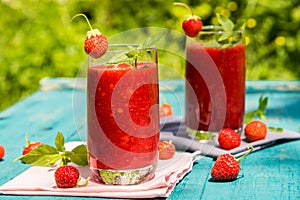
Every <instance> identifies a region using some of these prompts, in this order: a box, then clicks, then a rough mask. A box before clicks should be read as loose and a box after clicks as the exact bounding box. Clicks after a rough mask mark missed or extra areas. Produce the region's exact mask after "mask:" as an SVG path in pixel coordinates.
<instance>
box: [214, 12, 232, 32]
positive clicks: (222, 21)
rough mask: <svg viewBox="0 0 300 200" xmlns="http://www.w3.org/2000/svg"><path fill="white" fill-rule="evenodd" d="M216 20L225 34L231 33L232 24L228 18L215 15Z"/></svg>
mask: <svg viewBox="0 0 300 200" xmlns="http://www.w3.org/2000/svg"><path fill="white" fill-rule="evenodd" d="M217 19H218V21H219V23H220V24H221V26H222V28H223V29H224V31H225V32H232V31H233V28H234V23H233V22H232V21H231V20H230V19H229V18H227V17H226V16H224V15H222V14H219V13H217Z"/></svg>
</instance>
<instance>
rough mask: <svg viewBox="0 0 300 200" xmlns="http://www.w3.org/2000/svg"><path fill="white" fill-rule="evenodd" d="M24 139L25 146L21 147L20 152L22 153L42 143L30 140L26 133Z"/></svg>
mask: <svg viewBox="0 0 300 200" xmlns="http://www.w3.org/2000/svg"><path fill="white" fill-rule="evenodd" d="M25 140H26V146H25V147H24V149H23V152H22V154H23V155H26V154H28V153H29V152H30V151H32V150H33V149H35V148H37V147H38V146H41V145H42V144H43V143H42V142H30V141H29V140H28V134H26V136H25Z"/></svg>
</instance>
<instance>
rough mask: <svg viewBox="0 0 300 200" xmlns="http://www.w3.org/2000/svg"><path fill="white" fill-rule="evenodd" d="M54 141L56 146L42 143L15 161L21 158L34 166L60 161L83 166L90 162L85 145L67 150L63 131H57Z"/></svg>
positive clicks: (65, 163) (48, 164)
mask: <svg viewBox="0 0 300 200" xmlns="http://www.w3.org/2000/svg"><path fill="white" fill-rule="evenodd" d="M54 143H55V147H53V146H50V145H47V144H42V145H40V146H38V147H37V148H35V149H33V150H31V151H30V152H29V153H28V154H25V155H22V156H20V157H18V158H16V159H14V162H15V161H17V160H21V161H22V162H23V163H26V164H29V165H33V166H51V165H53V164H55V163H57V162H58V161H60V165H67V164H69V163H70V162H73V163H75V164H77V165H81V166H85V165H87V164H88V161H87V149H86V147H85V145H79V146H77V147H75V148H74V149H73V150H72V151H66V150H65V146H64V143H65V141H64V136H63V134H62V133H61V132H58V133H57V135H56V138H55V141H54Z"/></svg>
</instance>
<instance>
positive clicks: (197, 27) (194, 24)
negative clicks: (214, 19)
mask: <svg viewBox="0 0 300 200" xmlns="http://www.w3.org/2000/svg"><path fill="white" fill-rule="evenodd" d="M174 5H178V6H183V7H186V8H187V9H188V10H189V11H190V12H191V15H189V16H188V17H187V18H186V19H185V20H184V21H183V22H182V29H183V30H184V32H185V34H186V35H187V36H189V37H192V38H193V37H196V36H197V35H198V33H199V32H200V31H201V30H202V26H203V24H202V21H201V18H200V17H199V16H197V15H194V13H193V10H192V9H191V8H190V7H189V6H188V5H186V4H184V3H174Z"/></svg>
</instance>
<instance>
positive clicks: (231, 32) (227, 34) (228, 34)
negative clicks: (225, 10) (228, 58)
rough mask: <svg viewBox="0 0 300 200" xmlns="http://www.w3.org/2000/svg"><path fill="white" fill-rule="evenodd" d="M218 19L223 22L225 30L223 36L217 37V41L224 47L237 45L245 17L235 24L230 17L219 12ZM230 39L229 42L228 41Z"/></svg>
mask: <svg viewBox="0 0 300 200" xmlns="http://www.w3.org/2000/svg"><path fill="white" fill-rule="evenodd" d="M216 15H217V19H218V21H219V23H220V24H221V26H222V28H223V30H224V32H223V33H222V34H221V36H220V37H219V38H218V39H217V42H218V43H220V44H221V45H222V48H227V47H231V46H233V45H235V44H236V43H237V42H238V41H239V39H240V36H239V32H238V30H241V29H242V27H243V26H244V24H245V19H240V20H238V21H237V23H236V24H234V23H233V22H232V21H231V20H230V19H229V18H228V17H226V16H225V15H222V14H220V13H217V14H216ZM227 41H228V42H227Z"/></svg>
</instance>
